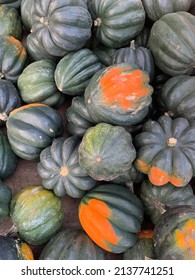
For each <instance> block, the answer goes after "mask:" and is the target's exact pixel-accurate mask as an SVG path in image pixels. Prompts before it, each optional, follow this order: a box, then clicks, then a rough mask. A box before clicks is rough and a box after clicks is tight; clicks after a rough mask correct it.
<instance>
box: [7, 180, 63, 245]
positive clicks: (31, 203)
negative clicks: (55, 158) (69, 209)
mask: <svg viewBox="0 0 195 280" xmlns="http://www.w3.org/2000/svg"><path fill="white" fill-rule="evenodd" d="M10 216H11V219H12V222H13V224H14V225H15V227H16V231H17V232H18V233H19V236H20V237H21V238H22V239H23V240H24V241H26V242H27V243H29V244H33V245H40V244H44V243H46V242H48V241H49V240H50V239H51V237H52V236H54V235H55V234H56V233H57V232H58V231H59V230H60V228H61V226H62V222H63V217H64V213H63V208H62V204H61V201H60V199H59V198H58V197H57V196H55V195H54V194H53V192H51V191H49V190H46V189H44V188H43V187H42V186H27V187H24V188H22V189H21V190H20V191H19V192H17V193H16V194H15V195H14V196H13V198H12V200H11V204H10Z"/></svg>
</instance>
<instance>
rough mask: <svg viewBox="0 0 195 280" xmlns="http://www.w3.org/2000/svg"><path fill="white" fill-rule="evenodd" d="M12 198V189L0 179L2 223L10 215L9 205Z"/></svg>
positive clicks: (0, 219)
mask: <svg viewBox="0 0 195 280" xmlns="http://www.w3.org/2000/svg"><path fill="white" fill-rule="evenodd" d="M11 199H12V190H11V188H10V187H9V186H7V185H6V184H4V183H3V182H1V181H0V223H1V222H2V221H3V219H4V218H5V217H7V216H8V215H9V205H10V201H11Z"/></svg>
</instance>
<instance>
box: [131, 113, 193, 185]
mask: <svg viewBox="0 0 195 280" xmlns="http://www.w3.org/2000/svg"><path fill="white" fill-rule="evenodd" d="M135 143H136V147H137V148H138V151H137V157H136V161H135V167H136V168H137V169H138V170H139V171H141V172H143V173H145V174H147V175H148V178H149V180H150V181H151V183H152V184H154V185H156V186H162V185H165V184H167V183H169V182H170V183H171V184H173V185H174V186H177V187H182V186H185V185H187V184H188V183H189V182H190V180H191V179H192V176H194V174H195V160H194V156H195V154H194V149H195V129H194V126H193V124H190V123H189V122H188V120H187V119H185V118H176V119H172V118H170V117H168V116H161V117H160V118H159V119H158V120H157V121H152V120H149V121H147V122H146V123H145V124H144V126H143V130H142V132H141V133H140V134H138V135H136V136H135Z"/></svg>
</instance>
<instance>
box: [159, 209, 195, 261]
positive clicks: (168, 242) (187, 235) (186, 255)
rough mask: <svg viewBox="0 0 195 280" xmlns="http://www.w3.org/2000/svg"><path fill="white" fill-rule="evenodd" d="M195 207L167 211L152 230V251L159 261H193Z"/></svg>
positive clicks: (194, 249)
mask: <svg viewBox="0 0 195 280" xmlns="http://www.w3.org/2000/svg"><path fill="white" fill-rule="evenodd" d="M194 232H195V207H194V206H189V205H184V206H178V207H176V208H172V209H169V210H167V211H166V212H165V213H164V214H163V215H162V217H161V219H160V220H159V221H158V223H157V224H156V226H155V228H154V250H155V252H156V254H157V256H158V259H160V260H195V246H194V244H195V236H194Z"/></svg>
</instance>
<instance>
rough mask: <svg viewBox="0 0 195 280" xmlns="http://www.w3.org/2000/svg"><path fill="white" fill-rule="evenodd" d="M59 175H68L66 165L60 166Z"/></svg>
mask: <svg viewBox="0 0 195 280" xmlns="http://www.w3.org/2000/svg"><path fill="white" fill-rule="evenodd" d="M60 175H61V176H67V175H68V168H67V167H66V166H63V167H61V169H60Z"/></svg>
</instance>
